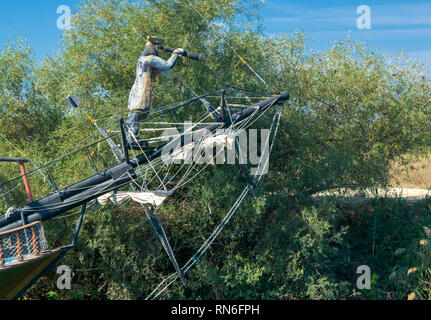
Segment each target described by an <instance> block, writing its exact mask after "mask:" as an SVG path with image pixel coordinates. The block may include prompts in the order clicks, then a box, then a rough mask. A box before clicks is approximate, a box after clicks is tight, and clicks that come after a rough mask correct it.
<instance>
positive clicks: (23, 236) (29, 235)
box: [0, 222, 48, 268]
mask: <svg viewBox="0 0 431 320" xmlns="http://www.w3.org/2000/svg"><path fill="white" fill-rule="evenodd" d="M47 249H48V243H47V241H46V238H45V234H44V231H43V227H42V224H41V223H40V222H35V223H32V224H28V225H26V226H24V227H21V228H17V229H14V230H10V231H6V232H3V233H0V268H1V267H7V266H9V265H11V264H13V263H20V262H23V261H26V260H28V259H31V258H35V257H37V256H38V255H39V254H41V253H43V252H44V251H46V250H47Z"/></svg>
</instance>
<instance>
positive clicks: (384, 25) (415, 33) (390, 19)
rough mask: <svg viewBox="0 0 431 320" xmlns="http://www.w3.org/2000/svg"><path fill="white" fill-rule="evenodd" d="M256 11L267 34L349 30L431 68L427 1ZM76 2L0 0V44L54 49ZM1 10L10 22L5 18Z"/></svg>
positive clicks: (282, 4) (317, 39)
mask: <svg viewBox="0 0 431 320" xmlns="http://www.w3.org/2000/svg"><path fill="white" fill-rule="evenodd" d="M261 1H262V2H264V7H263V8H262V10H261V15H262V17H263V19H264V21H263V25H264V27H265V32H266V33H267V34H268V35H277V34H281V33H287V34H291V33H292V32H293V31H295V30H297V29H300V30H303V31H305V32H306V33H307V35H308V36H309V37H311V38H312V39H314V41H312V42H310V44H309V45H310V47H313V48H316V49H321V50H324V49H325V48H326V47H327V46H329V45H331V44H332V43H334V41H337V40H344V39H346V37H347V35H348V32H349V31H351V32H352V38H353V39H354V40H362V41H367V42H368V43H369V45H370V46H372V47H375V48H377V49H378V50H379V52H381V53H385V54H389V55H391V54H394V53H396V52H399V51H401V50H404V51H406V52H407V53H408V54H409V55H411V56H413V57H415V58H418V59H420V60H421V61H423V62H425V63H427V64H428V65H429V66H431V1H430V0H426V1H425V0H412V1H400V0H379V1H377V0H360V1H353V0H344V1H341V0H332V1H317V0H308V1H304V0H302V1H300V0H261ZM78 3H79V1H78V0H44V1H31V0H15V1H2V2H1V3H0V44H1V45H3V44H4V43H5V41H7V40H13V39H16V37H17V34H16V32H15V31H14V29H13V28H15V29H16V30H17V31H18V32H19V33H20V34H21V35H23V36H25V37H26V38H27V39H28V40H29V42H30V43H31V45H32V46H33V47H34V48H35V51H36V53H37V55H38V56H39V57H43V56H44V55H46V54H52V53H53V52H55V50H56V48H58V41H59V39H60V37H61V33H62V31H61V30H59V29H57V18H58V17H59V14H57V12H56V11H57V7H58V6H60V5H68V6H70V7H71V9H72V12H73V11H74V10H75V8H76V5H77V4H78ZM360 5H368V6H369V7H370V9H371V29H370V30H359V29H358V28H357V26H356V20H357V18H358V17H359V14H357V13H356V9H357V7H358V6H360ZM1 13H3V14H4V15H5V16H6V17H7V19H8V20H9V21H10V23H11V25H12V26H11V25H10V24H9V23H8V22H7V21H5V19H4V17H3V16H2V14H1Z"/></svg>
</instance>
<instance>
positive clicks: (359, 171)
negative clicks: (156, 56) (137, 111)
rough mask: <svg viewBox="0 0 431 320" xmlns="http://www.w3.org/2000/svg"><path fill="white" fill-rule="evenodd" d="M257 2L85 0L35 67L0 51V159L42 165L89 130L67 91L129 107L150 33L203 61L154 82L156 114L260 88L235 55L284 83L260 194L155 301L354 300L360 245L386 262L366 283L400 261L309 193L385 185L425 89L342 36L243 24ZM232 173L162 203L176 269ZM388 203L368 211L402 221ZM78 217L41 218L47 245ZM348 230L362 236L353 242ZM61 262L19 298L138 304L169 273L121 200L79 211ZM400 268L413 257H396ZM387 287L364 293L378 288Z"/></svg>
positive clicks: (402, 64) (223, 208)
mask: <svg viewBox="0 0 431 320" xmlns="http://www.w3.org/2000/svg"><path fill="white" fill-rule="evenodd" d="M190 4H192V6H191V5H190ZM259 5H260V1H251V0H249V1H245V0H243V1H240V0H237V1H226V0H212V1H209V0H188V1H186V0H184V1H178V0H165V1H156V0H151V1H146V2H145V4H143V3H141V2H137V1H126V0H124V1H120V0H106V1H95V0H88V1H83V2H82V3H81V5H80V7H79V10H78V11H77V13H76V14H75V15H74V16H73V18H72V24H73V28H72V29H70V30H67V31H65V34H64V37H63V39H62V42H61V49H60V51H59V52H58V54H57V55H56V56H55V57H53V58H46V59H45V60H44V61H42V62H40V63H36V62H35V60H34V57H33V55H32V53H31V49H30V48H28V47H27V46H26V45H25V44H24V42H18V43H17V44H16V45H10V46H8V47H7V48H5V49H4V50H3V51H2V52H1V53H0V70H1V75H0V106H1V109H0V124H1V126H0V134H1V135H2V136H4V138H7V139H8V141H9V142H8V141H6V140H5V139H3V138H0V150H1V152H2V154H1V155H2V156H20V151H18V150H17V149H16V148H14V146H13V145H15V146H16V147H18V148H19V149H20V150H21V149H22V150H23V152H24V153H25V155H26V156H28V157H30V158H31V159H33V160H34V161H35V163H37V164H39V165H40V164H43V163H46V162H48V161H50V160H52V159H57V158H58V157H60V156H61V155H63V154H65V153H67V152H69V151H71V149H72V148H73V146H76V144H77V143H79V142H80V141H83V140H85V139H87V138H88V137H90V136H91V135H93V134H94V133H95V128H94V126H93V124H91V123H90V122H89V121H88V119H87V118H86V116H85V115H83V113H82V112H80V111H79V110H70V109H67V108H66V107H65V104H64V101H65V99H66V98H67V96H69V95H71V94H73V95H77V96H79V98H80V100H81V104H82V105H83V107H84V109H85V110H86V111H87V112H88V114H89V115H90V116H91V117H92V118H94V119H96V120H97V123H98V124H99V125H100V126H104V125H107V124H110V123H111V122H110V121H111V120H112V119H113V118H111V117H115V118H118V117H119V116H120V115H125V114H127V99H128V95H129V90H130V88H131V86H132V84H133V82H134V78H135V71H136V62H137V59H138V57H139V55H140V54H141V52H142V50H143V48H144V46H145V38H146V36H147V35H155V36H160V37H163V38H165V44H166V45H167V46H170V47H182V48H185V49H187V50H190V51H195V52H199V53H203V54H205V55H206V57H207V59H206V60H205V62H204V63H198V62H195V61H189V60H186V59H181V62H180V63H179V64H178V65H177V66H176V68H175V70H173V71H172V74H171V76H168V77H160V78H159V81H158V83H157V85H156V88H155V95H154V104H153V106H154V110H156V109H157V108H158V107H160V106H162V105H166V104H169V103H171V102H174V101H179V100H182V99H186V98H190V97H192V95H191V93H190V92H189V91H188V90H187V88H192V89H194V90H195V91H196V92H197V93H205V92H208V91H210V90H213V89H215V88H218V87H222V86H224V85H226V84H229V85H232V86H237V87H244V88H247V89H249V90H254V91H259V92H265V91H268V88H266V86H265V85H264V84H263V83H262V82H261V81H260V80H259V79H258V78H257V77H255V76H254V75H253V74H252V73H251V72H250V69H249V68H248V67H247V66H246V65H245V64H244V63H243V62H242V61H241V59H240V58H239V57H238V55H240V56H241V57H242V58H243V59H245V61H247V63H249V65H250V66H251V67H252V68H253V69H254V70H256V72H257V73H258V74H260V75H261V76H262V77H263V78H264V79H265V80H266V81H268V83H269V84H270V85H271V87H272V88H274V89H275V90H277V91H285V90H287V91H289V92H290V94H291V100H290V101H289V103H288V104H287V106H286V108H285V109H284V114H283V118H282V123H281V127H280V132H279V136H278V138H277V140H276V146H275V148H274V152H273V157H272V159H271V162H270V172H269V173H268V175H266V176H265V177H264V180H263V181H262V184H261V185H260V188H259V194H260V196H261V197H260V198H259V199H258V200H253V199H252V198H251V197H250V198H247V199H246V202H245V204H244V205H243V206H242V207H241V208H240V210H239V212H238V213H237V215H236V216H235V217H234V218H233V220H232V221H231V224H230V225H229V226H228V228H227V229H226V230H225V232H223V233H222V234H221V235H220V238H219V239H218V240H217V241H216V243H215V244H214V246H213V247H212V248H211V250H210V251H209V252H208V253H207V255H205V256H204V257H202V259H201V260H200V262H199V263H198V264H197V266H196V269H195V270H193V271H191V272H190V273H189V274H188V278H189V280H190V281H189V282H190V285H189V287H187V288H183V287H181V286H180V285H175V286H174V287H173V288H171V289H170V290H168V291H167V292H166V294H165V295H163V296H162V298H180V299H182V298H192V299H223V298H224V299H226V298H231V299H235V298H245V299H337V298H351V297H354V296H356V295H359V294H358V293H357V292H356V291H355V289H354V284H355V279H354V272H355V268H356V267H357V266H358V265H360V264H364V262H363V261H361V259H360V258H358V255H359V254H362V253H363V256H366V257H370V256H371V257H372V258H370V261H369V263H370V264H371V263H375V264H377V261H381V259H386V260H385V261H387V264H384V268H383V267H382V268H381V270H380V269H379V270H378V272H377V273H376V274H379V275H380V276H381V278H379V279H380V280H377V283H379V281H380V282H382V283H384V282H383V281H382V280H381V279H389V278H388V277H389V273H388V274H385V272H386V270H388V269H389V268H390V267H391V266H393V265H394V263H396V261H395V260H394V259H392V258H391V259H389V258H388V257H387V256H384V255H383V254H381V255H375V254H376V252H377V253H379V254H380V253H382V252H384V250H376V251H375V252H374V253H373V254H371V253H370V252H369V251H367V248H369V247H370V246H372V245H373V243H374V245H376V243H377V246H380V245H381V246H382V247H387V248H389V247H390V248H391V250H392V249H393V248H392V247H391V246H392V244H390V243H389V242H388V240H387V239H388V238H385V236H387V234H386V233H387V232H389V231H390V230H389V229H384V230H380V231H379V232H378V234H379V235H380V236H381V237H383V238H378V237H377V238H376V237H374V238H373V236H372V235H373V232H372V226H370V221H374V220H373V219H374V216H369V215H367V214H365V213H363V212H362V211H363V208H354V210H355V212H360V213H361V214H363V218H361V219H362V220H361V221H360V223H361V224H360V226H361V228H358V229H355V228H356V225H355V223H356V222H357V221H356V220H355V219H356V215H355V216H354V217H349V218H346V215H345V214H346V212H345V211H346V210H347V209H345V208H341V207H339V206H337V205H336V204H335V203H334V202H332V201H328V202H314V201H313V200H312V199H310V197H309V196H310V195H313V194H315V193H317V192H319V191H325V190H331V189H336V188H343V187H357V188H363V187H369V186H377V185H385V184H386V183H387V182H388V181H389V178H390V176H389V173H388V172H389V164H390V162H391V161H393V160H398V159H403V157H404V156H405V155H406V154H411V153H417V152H419V151H420V149H421V148H422V147H424V146H426V145H427V144H428V143H429V137H430V135H429V129H428V127H429V119H430V114H429V112H430V102H431V101H430V100H431V96H430V95H429V92H430V89H431V88H430V82H429V80H428V79H427V78H426V77H425V73H424V71H423V66H422V65H420V64H418V63H417V62H414V61H411V60H409V59H408V58H407V57H403V56H400V57H399V60H397V61H392V62H391V61H389V60H388V59H386V58H384V57H382V56H381V55H379V54H378V53H377V52H375V50H373V49H370V48H367V47H366V46H365V45H364V44H361V43H356V42H353V41H351V40H350V39H347V40H346V41H344V42H340V43H336V44H335V45H334V46H332V47H330V48H328V49H327V50H326V51H325V52H315V51H311V50H308V49H307V47H306V43H307V38H306V37H305V35H304V34H301V33H295V34H293V35H291V36H287V35H283V36H280V37H277V38H270V37H266V36H264V34H263V32H262V30H261V29H260V28H259V27H257V28H252V27H251V25H253V23H254V22H256V21H257V22H258V21H259V16H258V9H259ZM196 10H198V11H199V12H200V14H199V13H198V12H197V11H196ZM201 15H202V16H201ZM239 21H241V22H242V23H241V24H239V23H238V22H239ZM161 55H162V57H164V58H166V57H167V56H168V54H167V53H163V52H161ZM180 79H182V81H179V80H180ZM201 115H202V108H200V109H199V108H197V107H193V108H191V109H188V110H187V111H185V112H184V113H182V114H179V117H180V120H196V119H197V118H199V117H200V116H201ZM164 120H166V119H164ZM269 125H270V119H269V117H268V118H264V119H262V120H260V121H259V123H257V127H260V128H262V127H268V126H269ZM89 154H90V155H92V156H93V157H94V158H95V161H96V164H97V166H98V167H99V168H107V167H108V166H110V165H112V164H113V162H112V154H111V153H110V150H109V148H108V147H106V146H105V147H103V146H102V147H99V146H94V147H92V148H90V149H89ZM11 168H12V167H11V166H9V165H3V164H2V165H1V167H0V177H1V179H2V181H5V180H7V179H10V178H12V177H13V176H16V175H18V174H19V171H18V168H15V167H13V168H12V169H11ZM14 170H15V171H14ZM93 173H94V172H93V168H92V167H91V166H90V165H89V163H88V158H87V155H86V154H83V153H78V154H76V155H73V157H70V158H68V159H67V161H66V160H64V161H59V162H58V163H56V165H55V167H53V169H52V174H53V176H54V177H55V180H56V183H57V186H58V187H59V188H60V187H64V186H67V185H69V184H71V183H73V182H76V181H78V180H80V179H83V178H85V177H88V176H90V175H92V174H93ZM37 179H39V180H36V182H34V180H32V187H33V192H34V194H35V196H36V197H42V196H44V195H46V194H47V193H49V192H51V191H52V188H51V187H50V186H49V184H47V183H46V181H44V180H43V179H42V178H41V177H39V178H37ZM244 183H245V181H244V179H242V178H241V176H240V175H239V174H238V172H237V168H236V167H232V166H218V167H216V168H210V169H208V170H206V171H205V172H204V173H203V174H202V175H201V176H200V177H199V178H198V179H197V180H196V181H195V182H194V183H192V184H191V185H189V186H187V187H186V188H184V189H182V190H180V191H179V192H178V193H177V194H176V195H175V196H174V197H172V198H171V199H169V200H168V201H167V202H166V204H165V205H164V207H163V208H162V209H161V212H160V213H161V216H162V220H163V222H164V225H165V229H166V232H167V234H168V235H169V237H170V238H169V240H170V241H171V243H172V244H173V246H174V250H175V253H176V254H177V255H178V260H179V262H180V264H183V263H185V262H186V261H187V260H188V259H189V258H190V257H191V256H192V255H193V254H194V253H195V251H196V250H197V249H198V248H199V247H200V245H201V244H202V242H203V241H204V239H205V238H206V237H208V236H209V234H210V233H211V232H212V230H213V229H214V228H215V227H216V226H217V224H218V223H219V222H220V220H221V219H222V217H223V216H224V214H226V212H227V211H228V210H229V209H230V207H231V206H232V205H233V203H234V202H235V200H236V197H237V196H238V195H239V192H240V190H241V189H242V188H243V186H244ZM15 192H16V194H14V197H13V200H14V205H15V206H18V205H20V204H22V203H23V201H24V199H25V195H24V193H23V192H22V191H19V189H17V191H15ZM1 205H2V209H6V204H4V203H3V202H2V203H1ZM382 207H383V206H382ZM392 209H393V208H392ZM349 210H350V209H349ZM361 210H362V211H361ZM382 210H384V209H382ZM394 210H395V209H394ZM349 212H350V211H349ZM396 212H398V213H399V215H397V214H394V216H391V217H389V218H388V216H387V215H388V213H386V215H385V214H383V213H382V216H381V217H379V219H389V221H392V222H393V223H395V222H394V221H395V220H393V219H398V218H400V217H403V214H405V212H406V210H404V209H402V210H401V209H400V211H396ZM71 213H72V214H73V213H74V212H71ZM74 217H76V215H72V216H71V217H67V218H64V219H53V220H52V221H50V222H49V223H46V224H45V228H46V233H47V235H48V237H49V240H50V244H51V246H53V247H55V246H60V245H64V244H66V243H68V242H69V241H70V237H67V236H66V235H71V233H72V230H73V227H74V226H73V223H74V219H73V218H74ZM370 219H371V220H370ZM391 219H392V220H391ZM379 221H380V220H379ZM401 229H402V230H401ZM401 229H400V230H398V229H397V230H396V232H395V233H394V234H395V235H396V236H400V235H401V234H402V233H403V232H405V229H403V228H401ZM352 230H357V231H355V232H353V231H352ZM370 230H371V231H370ZM361 232H362V233H361ZM356 234H360V236H359V235H358V237H356V238H355V235H356ZM414 236H416V235H413V234H412V237H411V239H413V237H414ZM393 237H395V236H393ZM361 239H363V240H361ZM391 239H392V240H393V238H391ZM361 241H363V242H361ZM373 241H374V242H373ZM381 241H382V242H381ZM383 242H384V243H385V245H383V244H381V243H383ZM404 245H405V243H404V242H402V241H401V242H400V243H399V246H400V247H401V246H404ZM379 248H380V247H379ZM373 259H374V260H373ZM415 262H416V261H415ZM65 263H66V264H68V265H69V266H70V267H71V268H72V269H74V270H76V276H75V278H74V280H73V282H74V289H73V291H72V293H65V292H56V289H55V287H54V284H53V282H52V280H51V279H53V278H55V274H54V273H51V274H49V275H48V276H47V277H45V278H43V279H42V280H41V281H39V282H38V283H37V284H36V286H35V287H34V288H33V289H32V290H31V291H30V292H29V294H28V296H27V297H28V298H41V297H44V298H49V297H48V296H47V295H44V292H51V293H50V297H51V298H58V297H59V296H60V297H61V298H68V299H85V298H87V299H140V298H145V297H146V295H147V294H148V293H149V292H151V290H152V288H154V287H155V286H156V285H157V284H158V283H159V282H160V280H162V279H163V277H164V276H166V275H168V274H170V273H172V271H173V270H172V266H171V264H170V262H169V260H168V258H167V257H166V255H165V253H164V251H163V249H162V247H161V246H160V245H159V243H158V241H157V239H156V237H155V235H154V233H153V231H152V229H151V227H150V225H149V224H148V222H147V220H146V218H145V216H144V215H143V213H142V211H141V209H140V208H139V207H138V206H136V205H133V204H129V205H127V206H125V207H123V208H118V207H114V206H112V205H109V206H108V207H106V208H101V209H98V210H97V211H93V212H89V213H88V214H87V216H86V220H85V224H84V226H83V230H82V233H81V238H80V241H79V245H78V248H77V250H75V251H73V252H72V253H71V254H69V255H68V256H67V257H66V259H65ZM408 263H413V261H410V260H409V261H408V262H405V263H404V264H402V263H401V264H400V265H401V266H405V265H407V264H408ZM388 281H389V280H388ZM388 283H389V284H388ZM386 284H388V286H389V287H390V289H391V290H399V292H400V293H399V296H398V297H401V298H402V297H405V295H406V294H408V292H409V290H411V289H412V287H411V286H410V284H406V285H405V286H404V287H403V288H401V289H400V288H399V287H396V285H394V284H393V283H391V282H390V281H389V282H386V283H385V285H386ZM379 285H380V284H379ZM385 285H383V284H382V285H381V286H380V287H379V290H380V291H378V293H375V297H379V298H381V297H382V296H381V293H382V292H383V291H384V290H386V289H387V288H388V287H387V286H386V287H385ZM397 288H398V289H397ZM420 289H421V290H422V288H420ZM418 290H419V289H418ZM421 292H423V290H422V291H421ZM363 296H364V295H363ZM370 296H372V294H371V293H370Z"/></svg>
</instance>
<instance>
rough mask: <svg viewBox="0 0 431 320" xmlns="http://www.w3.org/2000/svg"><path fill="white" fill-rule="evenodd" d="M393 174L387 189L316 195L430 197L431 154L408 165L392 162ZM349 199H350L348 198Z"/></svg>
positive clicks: (413, 198) (341, 197) (354, 197)
mask: <svg viewBox="0 0 431 320" xmlns="http://www.w3.org/2000/svg"><path fill="white" fill-rule="evenodd" d="M393 175H394V176H396V178H394V179H393V180H392V181H391V187H390V188H388V189H387V190H384V189H378V190H377V193H376V190H366V191H363V192H361V193H358V192H357V191H355V190H341V191H337V192H333V191H331V192H323V193H319V194H316V195H315V196H316V197H325V196H329V195H332V196H333V195H335V196H337V197H339V198H340V199H341V200H343V201H348V202H351V201H360V199H363V200H366V199H370V198H375V197H376V196H380V197H390V198H395V197H402V198H404V199H406V200H407V201H415V200H418V199H423V198H425V197H427V196H429V197H431V154H429V155H427V157H424V158H423V159H418V160H416V161H414V162H413V163H411V164H410V165H409V166H407V167H406V166H401V165H397V164H394V166H393ZM349 199H350V200H349Z"/></svg>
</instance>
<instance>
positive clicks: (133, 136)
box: [126, 37, 185, 150]
mask: <svg viewBox="0 0 431 320" xmlns="http://www.w3.org/2000/svg"><path fill="white" fill-rule="evenodd" d="M162 43H163V39H161V38H156V37H147V45H146V47H145V50H144V51H143V52H142V54H141V56H140V57H139V60H138V65H137V69H136V79H135V83H134V84H133V87H132V90H131V91H130V96H129V103H128V108H129V117H128V121H127V134H126V136H127V141H128V143H129V147H130V148H132V149H135V150H141V149H148V148H149V146H148V142H147V141H145V140H142V139H140V138H139V137H138V133H139V129H140V126H139V123H140V122H141V121H144V120H145V119H147V117H148V115H149V113H150V109H151V102H152V98H153V88H154V83H155V82H156V81H157V80H156V76H157V75H158V74H159V71H160V70H161V71H164V70H169V69H172V68H173V67H174V66H175V64H176V63H177V60H178V57H179V56H180V55H183V54H184V53H185V51H184V49H181V48H179V49H176V50H174V51H173V53H172V55H171V57H170V58H169V59H168V60H167V61H165V60H163V59H161V58H159V52H158V46H159V45H161V44H162Z"/></svg>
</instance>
